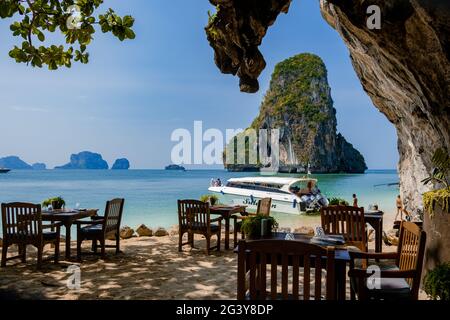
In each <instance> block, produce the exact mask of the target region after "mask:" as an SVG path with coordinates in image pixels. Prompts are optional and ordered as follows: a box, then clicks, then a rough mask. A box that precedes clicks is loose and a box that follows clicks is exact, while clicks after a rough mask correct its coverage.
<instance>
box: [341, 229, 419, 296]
mask: <svg viewBox="0 0 450 320" xmlns="http://www.w3.org/2000/svg"><path fill="white" fill-rule="evenodd" d="M425 242H426V233H425V232H424V231H422V230H421V229H420V228H419V227H418V226H417V225H416V224H415V223H412V222H406V221H404V222H402V224H401V228H400V238H399V246H398V250H397V252H392V253H365V252H350V256H351V258H352V261H351V263H350V271H349V277H350V279H351V289H352V299H355V294H357V296H358V299H359V300H369V299H375V300H381V299H383V300H417V299H418V295H419V288H420V280H421V276H422V265H423V258H424V252H425ZM355 259H377V260H382V259H388V260H391V261H393V262H394V264H391V265H390V266H386V265H384V266H383V265H378V266H379V267H380V273H379V277H380V279H379V281H380V282H379V285H380V286H379V288H376V289H372V290H370V289H369V288H368V286H367V279H368V278H369V277H371V276H372V273H373V272H368V271H367V269H364V268H356V267H355ZM372 277H373V276H372Z"/></svg>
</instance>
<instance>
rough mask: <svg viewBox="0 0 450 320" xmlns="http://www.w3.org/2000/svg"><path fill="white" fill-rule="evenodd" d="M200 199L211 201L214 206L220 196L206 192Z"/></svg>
mask: <svg viewBox="0 0 450 320" xmlns="http://www.w3.org/2000/svg"><path fill="white" fill-rule="evenodd" d="M200 201H203V202H209V203H210V204H211V205H212V206H213V205H215V204H217V203H219V197H218V196H217V195H215V194H205V195H203V196H201V197H200Z"/></svg>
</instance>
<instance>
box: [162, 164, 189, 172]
mask: <svg viewBox="0 0 450 320" xmlns="http://www.w3.org/2000/svg"><path fill="white" fill-rule="evenodd" d="M165 169H166V170H172V171H186V168H185V167H183V166H179V165H176V164H171V165H168V166H167V167H166V168H165Z"/></svg>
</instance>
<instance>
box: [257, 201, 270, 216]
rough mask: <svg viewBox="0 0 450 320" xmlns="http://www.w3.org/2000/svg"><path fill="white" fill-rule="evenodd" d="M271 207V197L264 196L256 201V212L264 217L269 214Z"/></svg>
mask: <svg viewBox="0 0 450 320" xmlns="http://www.w3.org/2000/svg"><path fill="white" fill-rule="evenodd" d="M271 207H272V198H264V199H261V200H259V201H258V208H257V209H256V214H258V215H262V216H265V217H268V216H270V208H271Z"/></svg>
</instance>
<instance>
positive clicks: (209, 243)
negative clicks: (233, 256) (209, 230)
mask: <svg viewBox="0 0 450 320" xmlns="http://www.w3.org/2000/svg"><path fill="white" fill-rule="evenodd" d="M210 246H211V236H210V235H209V234H208V235H206V255H207V256H209V249H210Z"/></svg>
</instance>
